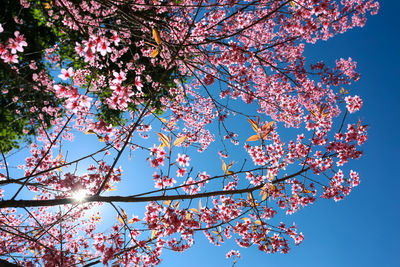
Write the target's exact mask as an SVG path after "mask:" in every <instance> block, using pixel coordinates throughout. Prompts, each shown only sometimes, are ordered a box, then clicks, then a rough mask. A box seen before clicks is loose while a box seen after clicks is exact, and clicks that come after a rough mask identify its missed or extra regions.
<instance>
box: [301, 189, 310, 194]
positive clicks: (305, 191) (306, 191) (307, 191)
mask: <svg viewBox="0 0 400 267" xmlns="http://www.w3.org/2000/svg"><path fill="white" fill-rule="evenodd" d="M303 192H304V193H307V194H308V193H311V191H310V190H308V189H304V190H303Z"/></svg>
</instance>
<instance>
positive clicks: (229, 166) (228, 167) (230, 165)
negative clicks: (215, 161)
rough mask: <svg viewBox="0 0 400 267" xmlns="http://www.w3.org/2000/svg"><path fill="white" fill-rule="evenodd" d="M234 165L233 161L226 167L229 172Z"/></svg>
mask: <svg viewBox="0 0 400 267" xmlns="http://www.w3.org/2000/svg"><path fill="white" fill-rule="evenodd" d="M232 165H233V161H232V162H231V163H229V164H228V166H227V167H226V169H227V170H229V169H230V168H231V167H232Z"/></svg>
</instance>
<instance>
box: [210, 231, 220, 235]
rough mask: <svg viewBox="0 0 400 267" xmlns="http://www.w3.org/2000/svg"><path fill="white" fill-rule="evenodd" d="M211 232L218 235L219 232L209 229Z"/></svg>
mask: <svg viewBox="0 0 400 267" xmlns="http://www.w3.org/2000/svg"><path fill="white" fill-rule="evenodd" d="M211 232H212V233H214V234H216V235H218V234H219V233H218V232H217V231H211Z"/></svg>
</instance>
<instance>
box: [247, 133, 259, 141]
mask: <svg viewBox="0 0 400 267" xmlns="http://www.w3.org/2000/svg"><path fill="white" fill-rule="evenodd" d="M258 139H260V136H259V135H258V134H255V135H252V136H250V137H249V138H247V140H246V141H257V140H258Z"/></svg>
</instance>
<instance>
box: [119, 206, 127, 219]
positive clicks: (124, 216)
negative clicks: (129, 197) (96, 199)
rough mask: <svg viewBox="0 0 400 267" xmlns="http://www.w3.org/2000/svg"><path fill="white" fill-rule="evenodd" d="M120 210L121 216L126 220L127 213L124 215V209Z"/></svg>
mask: <svg viewBox="0 0 400 267" xmlns="http://www.w3.org/2000/svg"><path fill="white" fill-rule="evenodd" d="M121 211H122V218H124V219H125V220H126V219H127V218H128V215H126V213H125V211H124V210H123V209H122V208H121Z"/></svg>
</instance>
